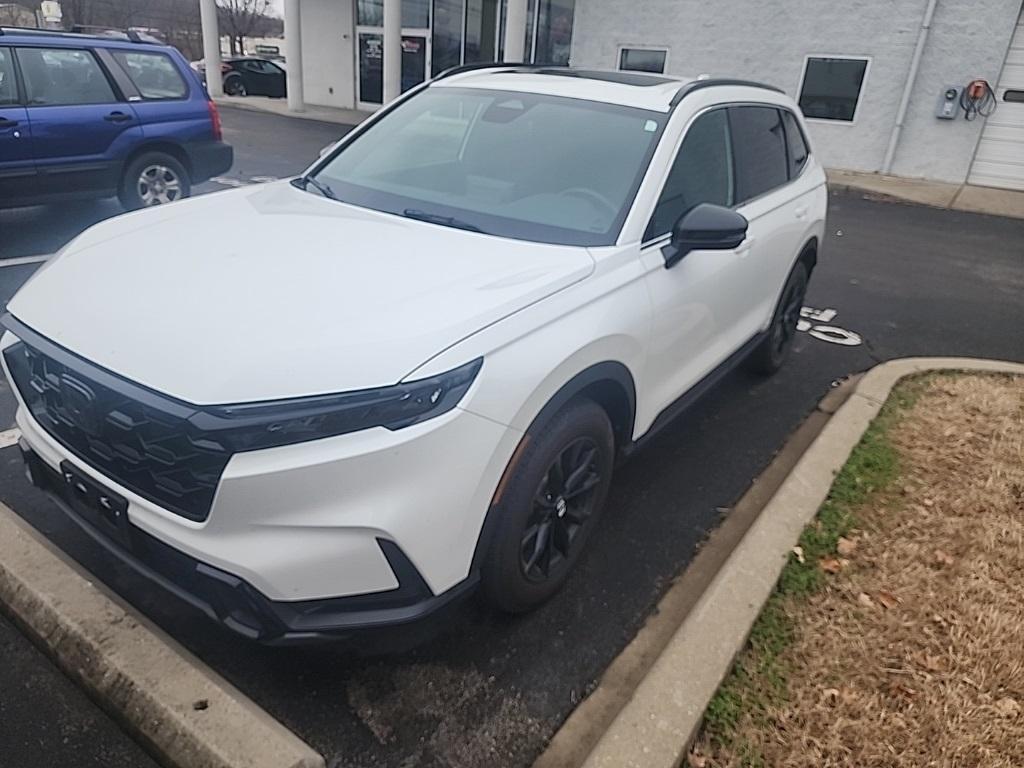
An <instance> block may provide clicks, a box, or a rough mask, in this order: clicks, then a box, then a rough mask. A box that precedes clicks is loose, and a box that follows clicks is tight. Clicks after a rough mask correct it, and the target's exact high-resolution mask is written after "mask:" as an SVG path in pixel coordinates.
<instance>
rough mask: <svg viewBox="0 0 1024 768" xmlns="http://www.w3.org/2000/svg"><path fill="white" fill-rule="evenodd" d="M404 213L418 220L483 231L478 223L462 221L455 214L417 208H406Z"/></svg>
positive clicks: (471, 230)
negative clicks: (447, 214) (448, 214)
mask: <svg viewBox="0 0 1024 768" xmlns="http://www.w3.org/2000/svg"><path fill="white" fill-rule="evenodd" d="M402 215H403V216H405V217H406V218H407V219H416V220H417V221H426V222H429V223H431V224H441V225H442V226H445V227H454V228H455V229H465V230H467V231H469V232H483V230H482V229H480V227H478V226H476V224H470V223H469V222H468V221H462V220H461V219H456V218H455V217H454V216H441V215H440V214H437V213H427V212H426V211H421V210H419V209H417V208H406V209H405V210H404V211H402Z"/></svg>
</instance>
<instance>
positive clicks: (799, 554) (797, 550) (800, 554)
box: [793, 546, 807, 564]
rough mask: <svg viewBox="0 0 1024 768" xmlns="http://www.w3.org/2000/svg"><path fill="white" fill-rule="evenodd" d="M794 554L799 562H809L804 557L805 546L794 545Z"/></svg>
mask: <svg viewBox="0 0 1024 768" xmlns="http://www.w3.org/2000/svg"><path fill="white" fill-rule="evenodd" d="M793 554H794V555H795V556H796V561H797V562H798V563H800V564H803V563H805V562H807V561H806V560H805V559H804V548H803V547H799V546H797V547H793Z"/></svg>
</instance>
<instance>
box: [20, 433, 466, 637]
mask: <svg viewBox="0 0 1024 768" xmlns="http://www.w3.org/2000/svg"><path fill="white" fill-rule="evenodd" d="M19 446H20V448H21V452H22V457H23V459H24V460H25V467H26V474H27V475H28V478H29V480H30V481H31V482H32V484H33V485H35V486H36V487H38V488H40V489H42V490H44V491H46V492H47V493H48V494H49V495H50V496H51V497H52V498H53V499H54V501H55V502H56V503H57V504H58V506H60V507H61V509H62V510H63V511H64V512H65V513H66V514H67V515H68V517H69V518H71V520H73V521H74V522H75V523H77V524H78V525H79V526H80V527H81V528H82V530H83V531H85V532H86V533H87V534H88V535H89V536H90V537H91V538H92V539H93V540H94V541H95V542H96V543H98V544H99V545H100V546H102V547H103V548H104V549H105V550H106V551H107V552H108V553H109V554H110V555H112V556H114V557H115V558H116V559H117V560H118V561H119V562H121V563H123V564H124V565H126V566H128V567H129V568H130V569H131V570H132V571H134V572H135V573H136V574H137V575H138V576H141V577H143V578H145V579H147V580H148V581H150V582H152V583H154V584H156V585H158V586H159V587H161V588H162V589H165V590H167V591H169V592H171V593H172V594H174V595H175V596H177V597H178V598H179V599H181V600H183V601H185V602H186V603H188V604H190V605H192V606H193V607H195V608H197V609H199V610H200V611H202V612H203V613H205V614H206V615H207V616H208V617H210V618H211V619H213V620H214V621H216V622H219V623H220V624H222V625H224V626H225V627H227V628H228V629H230V630H232V631H233V632H236V633H238V634H240V635H242V636H244V637H246V638H249V639H250V640H256V641H259V642H262V643H265V644H269V645H293V644H302V643H315V642H322V641H342V640H355V639H365V638H366V637H367V636H368V635H370V634H373V633H376V632H378V631H381V630H391V629H394V628H396V627H407V626H408V625H413V624H414V625H415V626H416V632H415V633H412V634H410V633H409V632H403V634H402V636H401V640H400V647H407V646H410V645H413V644H415V643H416V642H418V641H419V640H420V639H422V638H424V637H428V636H429V635H430V634H432V633H433V632H434V631H435V629H436V627H437V626H438V625H439V624H440V623H441V622H440V620H441V619H442V618H443V617H444V616H447V614H448V610H449V609H450V608H453V607H454V606H455V605H457V603H458V602H459V601H460V599H461V598H463V597H465V596H466V595H467V594H469V593H470V592H471V591H472V590H473V589H474V587H475V586H476V583H477V580H478V577H477V575H476V574H475V573H473V574H471V575H470V576H469V577H468V578H466V579H464V580H463V581H461V582H459V583H458V584H456V585H455V586H453V587H451V588H450V589H448V590H447V591H445V592H444V593H442V594H440V595H434V594H433V593H432V592H431V591H430V588H429V587H428V586H427V584H426V582H424V580H423V577H422V576H421V575H420V573H419V572H418V571H417V570H416V568H415V566H413V564H412V563H411V562H410V561H409V558H408V557H406V555H405V553H404V552H402V550H401V549H400V548H399V547H398V545H397V544H395V543H394V542H392V541H388V540H385V539H378V540H377V544H378V546H379V547H380V550H381V553H382V554H383V556H384V557H385V558H386V559H387V562H388V564H389V565H390V566H391V569H392V571H393V572H394V574H395V577H396V579H397V580H398V587H396V588H395V589H393V590H389V591H387V592H383V593H376V594H368V595H356V596H350V597H337V598H325V599H320V600H302V601H275V600H271V599H270V598H268V597H267V596H266V595H264V594H262V593H261V592H260V591H259V590H258V589H256V588H255V587H253V586H252V585H251V584H249V583H248V582H246V581H244V580H242V579H240V578H238V577H237V576H234V575H232V574H230V573H227V572H226V571H223V570H221V569H219V568H215V567H213V566H211V565H208V564H207V563H204V562H202V561H200V560H197V559H196V558H193V557H191V556H189V555H187V554H185V553H184V552H181V551H179V550H177V549H175V548H173V547H171V546H169V545H167V544H165V543H163V542H162V541H160V540H159V539H157V538H155V537H153V536H151V535H149V534H148V533H146V532H145V531H143V530H142V529H141V528H139V527H138V526H136V525H134V524H132V523H131V521H130V520H129V519H128V518H127V517H126V516H125V517H123V518H122V519H120V520H119V521H118V523H114V522H111V521H107V520H105V519H104V518H102V517H101V516H98V515H97V514H96V513H95V512H94V511H92V510H91V509H90V508H88V507H87V506H86V505H84V504H82V503H81V502H80V501H79V500H78V499H77V498H76V494H75V491H74V489H73V488H72V486H71V485H69V484H68V483H66V482H65V481H64V478H63V477H62V476H61V473H60V472H58V471H56V470H54V469H53V468H52V467H50V466H49V464H47V463H46V462H45V461H43V460H42V459H41V458H40V457H39V456H38V455H37V454H36V453H35V451H33V450H32V448H31V447H30V446H29V445H28V443H27V442H26V441H25V440H24V439H22V440H21V441H20V444H19ZM374 645H375V647H377V648H380V647H381V645H380V644H379V642H378V643H374Z"/></svg>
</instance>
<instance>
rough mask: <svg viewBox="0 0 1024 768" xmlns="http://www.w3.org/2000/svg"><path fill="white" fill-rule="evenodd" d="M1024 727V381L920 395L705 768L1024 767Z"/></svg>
mask: <svg viewBox="0 0 1024 768" xmlns="http://www.w3.org/2000/svg"><path fill="white" fill-rule="evenodd" d="M801 560H802V561H803V562H800V561H801ZM1022 710H1024V381H1022V380H1019V379H1013V378H1010V377H1001V376H979V375H944V376H933V377H928V378H923V379H917V380H911V382H909V383H908V384H904V385H902V386H901V387H899V388H898V389H897V391H896V393H895V394H894V396H893V398H892V399H891V400H890V402H889V404H887V406H886V408H885V409H884V410H883V412H882V414H881V415H880V417H879V419H877V420H876V423H875V424H874V425H873V426H872V428H871V429H870V430H869V431H868V433H866V434H865V437H864V440H863V441H862V442H861V444H860V445H859V446H858V448H857V449H856V450H855V452H854V454H853V456H851V459H850V462H849V463H848V464H847V467H846V468H845V469H844V470H843V472H842V473H841V474H840V476H839V477H837V479H836V483H835V485H834V486H833V489H832V492H831V494H830V497H829V501H828V502H826V504H825V506H824V507H823V508H822V510H821V512H820V513H819V517H818V519H817V521H816V522H815V524H813V525H812V526H810V527H809V528H808V530H807V531H806V532H805V533H804V536H803V538H802V539H801V542H800V546H799V547H798V549H797V550H796V551H795V553H794V556H793V558H792V562H791V563H790V564H789V565H788V566H787V568H786V570H785V572H784V574H783V578H782V580H781V581H780V585H779V590H778V592H777V594H776V595H775V596H774V597H773V598H772V599H771V600H770V601H769V603H768V605H767V606H766V608H765V611H764V613H763V614H762V616H761V618H760V619H759V620H758V623H757V625H756V626H755V628H754V630H753V634H752V636H751V643H750V647H749V648H748V650H747V651H745V652H744V653H743V654H742V655H741V657H740V659H738V660H737V664H736V667H735V669H734V671H733V673H732V674H731V676H730V677H729V679H728V680H727V681H726V683H725V684H723V687H722V689H721V690H720V691H719V693H718V694H717V696H716V697H715V699H714V700H713V701H712V703H711V705H710V707H709V709H708V713H707V719H706V724H705V730H704V733H703V735H702V737H701V738H700V740H699V741H698V744H697V745H696V747H695V749H694V752H693V754H691V756H690V763H691V765H694V766H708V767H709V768H710V766H815V767H816V768H817V767H818V766H826V765H827V766H883V765H884V766H914V767H915V768H916V767H917V766H985V767H986V768H997V767H998V766H1022V765H1024V711H1022Z"/></svg>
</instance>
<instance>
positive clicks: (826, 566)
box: [818, 557, 843, 573]
mask: <svg viewBox="0 0 1024 768" xmlns="http://www.w3.org/2000/svg"><path fill="white" fill-rule="evenodd" d="M818 564H819V565H820V566H821V570H823V571H824V572H825V573H839V572H840V571H841V570H843V564H842V562H841V561H840V560H838V559H836V558H834V557H823V558H821V560H820V561H819V563H818Z"/></svg>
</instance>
